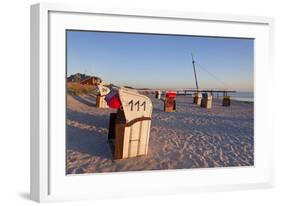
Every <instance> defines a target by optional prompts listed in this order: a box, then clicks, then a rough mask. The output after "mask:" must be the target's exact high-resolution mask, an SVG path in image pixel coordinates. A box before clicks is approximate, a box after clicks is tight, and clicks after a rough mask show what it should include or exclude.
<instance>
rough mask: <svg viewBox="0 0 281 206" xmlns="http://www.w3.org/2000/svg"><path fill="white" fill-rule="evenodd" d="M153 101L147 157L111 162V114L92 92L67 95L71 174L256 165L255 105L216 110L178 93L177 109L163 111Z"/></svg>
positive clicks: (216, 105) (240, 104)
mask: <svg viewBox="0 0 281 206" xmlns="http://www.w3.org/2000/svg"><path fill="white" fill-rule="evenodd" d="M151 99H152V101H153V115H152V126H151V134H150V142H149V151H148V155H147V156H142V157H135V158H130V159H123V160H113V159H112V153H111V150H110V147H109V145H108V142H107V134H108V124H109V114H110V113H111V112H114V111H115V110H114V109H100V108H95V97H94V96H93V95H83V96H70V95H68V96H67V120H66V123H67V125H66V132H67V133H66V140H67V146H66V147H67V151H66V153H67V154H66V157H67V162H66V167H67V171H66V173H67V174H79V173H95V172H118V171H138V170H159V169H182V168H209V167H230V166H252V165H253V164H254V134H253V133H254V114H253V109H254V108H253V103H245V102H238V101H232V104H231V106H230V107H222V106H221V103H222V102H221V100H216V99H215V100H214V101H213V108H212V109H209V110H208V109H203V108H200V107H199V106H197V105H194V104H192V98H191V97H187V96H178V97H177V111H175V112H173V113H164V112H163V102H162V101H160V100H157V99H155V98H154V97H151Z"/></svg>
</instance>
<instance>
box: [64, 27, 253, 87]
mask: <svg viewBox="0 0 281 206" xmlns="http://www.w3.org/2000/svg"><path fill="white" fill-rule="evenodd" d="M253 46H254V40H253V39H238V38H214V37H194V36H176V35H156V34H154V35H150V34H129V33H112V32H92V31H67V76H69V75H71V74H75V73H78V72H79V73H86V74H89V75H96V76H99V77H101V78H102V79H103V80H104V81H105V82H107V83H113V84H116V85H120V86H121V85H123V86H124V85H127V86H133V87H149V88H195V80H194V75H193V68H192V61H191V53H193V55H194V58H195V61H196V68H197V76H198V81H199V87H201V88H228V89H235V90H238V91H252V90H253V75H254V74H253V72H254V65H253V60H254V56H253V55H254V51H253V49H254V48H253ZM205 70H207V71H208V72H206V71H205ZM209 73H211V74H209Z"/></svg>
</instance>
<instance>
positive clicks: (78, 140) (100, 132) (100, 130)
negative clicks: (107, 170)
mask: <svg viewBox="0 0 281 206" xmlns="http://www.w3.org/2000/svg"><path fill="white" fill-rule="evenodd" d="M67 119H68V120H70V121H74V122H76V123H75V126H72V125H66V134H67V135H66V148H67V149H68V150H73V151H76V152H81V153H86V154H90V155H92V156H100V157H103V158H106V159H112V154H111V151H110V147H109V145H108V140H107V136H108V129H107V128H108V124H109V116H108V115H97V116H93V115H90V114H86V113H82V112H77V111H73V110H69V109H68V110H67Z"/></svg>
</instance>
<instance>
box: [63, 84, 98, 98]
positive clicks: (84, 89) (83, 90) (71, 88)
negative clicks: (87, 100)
mask: <svg viewBox="0 0 281 206" xmlns="http://www.w3.org/2000/svg"><path fill="white" fill-rule="evenodd" d="M94 89H95V88H94V86H93V85H83V84H80V83H76V82H68V83H67V93H68V94H72V95H77V96H80V95H83V94H89V93H94Z"/></svg>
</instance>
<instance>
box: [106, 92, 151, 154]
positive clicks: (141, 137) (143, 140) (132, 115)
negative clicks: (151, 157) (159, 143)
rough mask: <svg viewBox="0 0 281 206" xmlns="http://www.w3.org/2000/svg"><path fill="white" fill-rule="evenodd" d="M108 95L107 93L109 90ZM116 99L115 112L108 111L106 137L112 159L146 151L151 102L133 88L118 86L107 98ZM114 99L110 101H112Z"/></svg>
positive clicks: (109, 102) (109, 101) (109, 100)
mask: <svg viewBox="0 0 281 206" xmlns="http://www.w3.org/2000/svg"><path fill="white" fill-rule="evenodd" d="M109 95H110V94H109ZM118 99H119V101H120V105H121V106H120V107H119V108H117V113H111V114H110V123H109V135H108V139H109V142H110V145H111V148H112V151H113V157H114V159H123V158H130V157H137V156H141V155H146V154H147V153H148V144H149V136H150V126H151V115H152V102H151V100H150V98H148V97H147V96H144V95H141V94H139V93H138V92H137V91H135V90H131V89H125V88H120V89H119V90H118V92H116V94H115V95H113V96H112V97H111V99H110V98H109V99H107V100H108V104H109V105H111V104H112V103H114V105H117V107H118V103H117V104H116V101H118ZM112 101H114V102H112ZM112 105H113V104H112Z"/></svg>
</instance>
